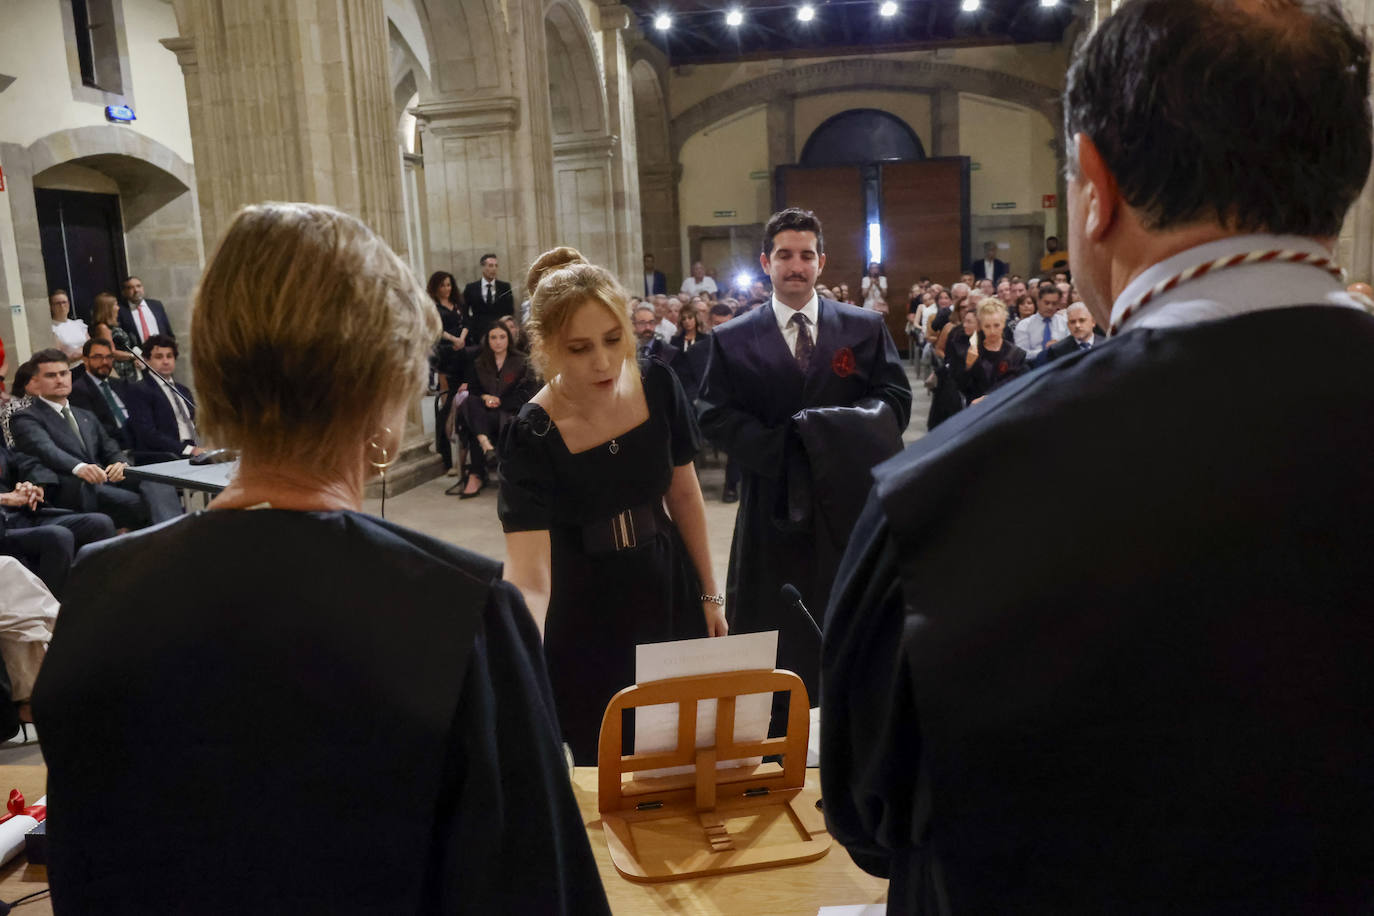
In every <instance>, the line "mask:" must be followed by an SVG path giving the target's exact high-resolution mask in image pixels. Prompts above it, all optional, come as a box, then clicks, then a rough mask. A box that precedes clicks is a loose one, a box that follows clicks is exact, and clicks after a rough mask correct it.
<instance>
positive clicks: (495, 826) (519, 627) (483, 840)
mask: <svg viewBox="0 0 1374 916" xmlns="http://www.w3.org/2000/svg"><path fill="white" fill-rule="evenodd" d="M543 651H544V650H543V646H542V644H541V641H540V638H539V632H538V630H537V628H536V627H535V624H534V619H533V618H532V617H531V616H530V614H529V611H528V610H527V609H526V608H525V603H524V601H523V600H522V599H521V597H520V594H519V592H518V591H516V589H515V587H514V586H512V585H510V584H508V583H505V582H502V583H499V584H497V585H496V586H495V587H494V588H493V589H492V591H491V600H490V602H489V603H488V605H487V608H486V611H485V613H484V614H483V617H482V624H481V628H480V629H479V630H478V632H477V638H476V641H475V643H474V645H473V652H472V658H471V661H470V662H469V665H468V672H467V679H466V683H465V684H464V685H463V695H462V700H461V702H460V703H459V706H458V711H457V715H456V719H457V721H455V723H454V728H453V730H452V734H453V735H455V736H456V737H458V738H460V739H461V744H459V745H456V746H455V747H454V748H453V749H452V753H451V754H450V757H449V760H448V762H447V764H446V768H447V770H448V771H449V773H450V774H451V776H452V777H453V778H452V779H446V780H445V784H446V785H449V786H453V787H454V789H455V791H454V792H453V793H452V794H451V795H449V796H448V797H446V798H442V799H441V800H440V810H441V814H440V816H439V818H438V821H437V824H436V828H435V829H436V832H438V833H439V834H441V835H442V840H441V844H442V845H440V844H436V845H437V846H438V847H439V851H438V852H437V855H439V856H440V858H441V862H439V863H437V864H438V865H439V866H440V867H439V868H438V869H436V870H433V871H431V874H438V875H440V876H441V877H440V878H439V880H440V881H442V887H441V888H440V889H439V894H438V896H439V905H438V906H437V907H436V911H437V912H441V913H457V912H470V913H550V914H556V913H610V906H609V904H608V903H607V902H606V892H605V890H604V889H603V887H602V885H601V878H600V875H599V874H598V872H597V867H596V861H595V859H594V858H593V857H592V851H591V847H590V846H589V845H588V842H587V829H586V827H585V826H584V825H583V823H582V816H581V813H580V812H579V811H578V808H577V801H576V799H575V798H574V796H573V792H572V786H571V784H570V782H569V780H568V768H567V763H566V761H565V760H564V758H563V752H562V745H561V743H560V741H559V739H558V738H557V737H556V736H558V735H559V734H561V732H560V731H559V727H558V717H557V713H556V712H555V710H554V702H553V694H552V691H551V689H550V687H549V679H548V675H547V674H546V673H545V670H544V665H543V663H542V657H543Z"/></svg>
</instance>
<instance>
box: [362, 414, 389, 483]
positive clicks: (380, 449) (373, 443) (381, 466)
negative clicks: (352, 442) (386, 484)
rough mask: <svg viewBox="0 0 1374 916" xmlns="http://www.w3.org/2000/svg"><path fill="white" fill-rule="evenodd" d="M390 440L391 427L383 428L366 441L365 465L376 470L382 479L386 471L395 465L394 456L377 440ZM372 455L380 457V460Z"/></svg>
mask: <svg viewBox="0 0 1374 916" xmlns="http://www.w3.org/2000/svg"><path fill="white" fill-rule="evenodd" d="M390 438H391V427H389V426H383V427H382V431H381V432H379V433H374V434H373V435H372V438H370V439H368V440H367V449H368V457H367V463H368V464H370V465H372V466H373V467H374V468H376V469H377V473H379V474H381V475H382V477H383V478H385V477H386V469H387V468H389V467H391V466H392V465H393V464H395V463H396V456H395V455H393V454H391V449H390V448H388V447H387V446H386V445H384V444H383V443H382V442H381V441H379V440H383V439H390ZM374 455H377V456H380V460H378V458H376V457H374Z"/></svg>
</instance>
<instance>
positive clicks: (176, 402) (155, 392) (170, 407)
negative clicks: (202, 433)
mask: <svg viewBox="0 0 1374 916" xmlns="http://www.w3.org/2000/svg"><path fill="white" fill-rule="evenodd" d="M145 345H146V346H147V349H148V356H147V360H148V365H150V366H152V367H153V371H152V372H150V373H148V374H147V375H145V376H144V377H143V381H141V382H137V383H135V384H133V385H130V386H129V388H128V395H129V398H128V400H129V422H130V425H131V426H132V427H133V439H134V448H136V449H138V451H139V452H140V453H147V454H149V455H157V456H159V457H160V459H161V460H164V461H170V460H173V459H175V458H179V457H180V458H189V457H191V456H193V455H199V454H200V453H201V452H203V451H204V449H202V448H201V447H200V446H199V445H197V444H196V405H195V400H194V398H192V396H191V389H189V388H187V387H186V386H185V385H182V384H180V383H178V382H177V381H176V380H175V379H173V378H172V374H173V373H174V372H175V371H176V367H177V355H178V350H177V342H176V341H175V340H173V339H172V338H170V337H166V336H164V335H160V334H157V335H154V336H152V337H150V338H148V340H147V341H146V342H145ZM174 390H175V392H180V394H181V395H182V397H177V395H176V394H175V393H174ZM183 398H184V399H185V400H183ZM187 401H190V403H189V404H188V403H187ZM147 460H151V459H142V458H141V459H140V461H147Z"/></svg>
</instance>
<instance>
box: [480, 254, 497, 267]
mask: <svg viewBox="0 0 1374 916" xmlns="http://www.w3.org/2000/svg"><path fill="white" fill-rule="evenodd" d="M487 258H491V259H492V260H496V255H494V254H492V253H491V252H487V253H486V254H484V255H482V256H481V257H480V258H478V259H477V263H478V264H485V263H487Z"/></svg>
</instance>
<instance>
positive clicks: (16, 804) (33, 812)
mask: <svg viewBox="0 0 1374 916" xmlns="http://www.w3.org/2000/svg"><path fill="white" fill-rule="evenodd" d="M5 808H6V809H7V811H8V813H7V814H6V815H5V816H4V817H0V824H3V823H4V822H5V821H7V820H9V819H10V818H12V817H15V816H16V815H20V814H27V815H28V816H29V817H31V818H33V819H34V820H36V821H42V820H43V819H44V818H46V817H47V816H48V806H47V805H29V806H27V807H25V805H24V793H23V792H20V791H19V790H18V789H10V800H9V801H8V802H7V803H6V804H5Z"/></svg>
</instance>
